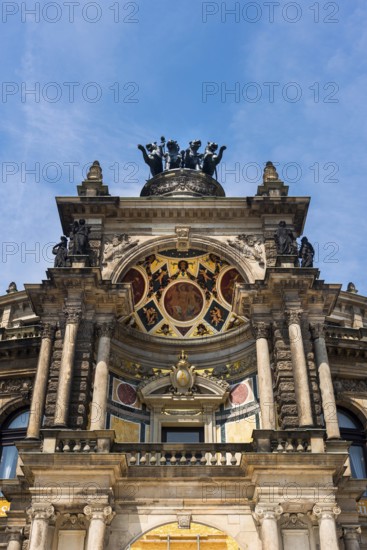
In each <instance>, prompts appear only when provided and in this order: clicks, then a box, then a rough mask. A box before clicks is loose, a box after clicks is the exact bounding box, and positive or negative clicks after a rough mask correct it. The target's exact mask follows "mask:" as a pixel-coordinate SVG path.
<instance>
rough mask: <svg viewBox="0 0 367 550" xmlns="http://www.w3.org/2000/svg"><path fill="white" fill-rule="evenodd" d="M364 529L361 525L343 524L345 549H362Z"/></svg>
mask: <svg viewBox="0 0 367 550" xmlns="http://www.w3.org/2000/svg"><path fill="white" fill-rule="evenodd" d="M361 533H362V529H361V527H360V526H359V525H343V540H344V546H345V550H360V548H361V547H360V544H359V542H360V540H361Z"/></svg>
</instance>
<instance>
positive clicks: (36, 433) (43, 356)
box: [27, 323, 56, 439]
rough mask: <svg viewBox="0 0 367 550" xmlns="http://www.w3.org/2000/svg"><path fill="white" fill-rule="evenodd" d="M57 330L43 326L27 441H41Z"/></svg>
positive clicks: (48, 324)
mask: <svg viewBox="0 0 367 550" xmlns="http://www.w3.org/2000/svg"><path fill="white" fill-rule="evenodd" d="M55 330H56V326H55V325H52V324H50V323H45V324H44V325H43V330H42V335H41V336H42V340H41V349H40V353H39V356H38V364H37V372H36V378H35V382H34V388H33V395H32V404H31V411H30V416H29V423H28V428H27V439H39V437H40V429H41V426H42V418H43V414H44V408H45V401H46V391H47V381H48V373H49V369H50V362H51V355H52V346H53V340H54V336H55Z"/></svg>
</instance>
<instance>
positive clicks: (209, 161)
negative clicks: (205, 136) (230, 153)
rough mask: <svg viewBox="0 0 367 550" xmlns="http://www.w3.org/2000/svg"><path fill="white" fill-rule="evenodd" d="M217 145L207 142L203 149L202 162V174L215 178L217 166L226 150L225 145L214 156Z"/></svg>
mask: <svg viewBox="0 0 367 550" xmlns="http://www.w3.org/2000/svg"><path fill="white" fill-rule="evenodd" d="M217 149H218V144H217V143H214V142H212V141H208V145H207V146H206V148H205V153H204V160H203V172H204V173H205V174H208V176H211V177H213V176H214V174H215V177H216V178H217V166H218V164H219V163H220V161H221V160H222V157H223V152H224V151H225V150H226V149H227V147H226V146H225V145H222V147H221V148H220V149H219V154H218V155H217V154H216V150H217Z"/></svg>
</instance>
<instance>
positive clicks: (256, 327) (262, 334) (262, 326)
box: [251, 321, 270, 340]
mask: <svg viewBox="0 0 367 550" xmlns="http://www.w3.org/2000/svg"><path fill="white" fill-rule="evenodd" d="M251 330H252V333H253V335H254V337H255V339H256V340H258V339H259V338H266V339H268V338H269V335H270V323H264V322H263V321H259V322H253V323H251Z"/></svg>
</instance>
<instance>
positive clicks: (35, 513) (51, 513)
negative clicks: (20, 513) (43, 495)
mask: <svg viewBox="0 0 367 550" xmlns="http://www.w3.org/2000/svg"><path fill="white" fill-rule="evenodd" d="M27 514H28V516H29V517H30V519H32V520H33V519H43V520H47V521H51V520H53V519H55V517H56V515H55V508H54V507H53V506H52V504H50V503H49V502H33V504H31V506H30V507H29V508H28V510H27Z"/></svg>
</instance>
